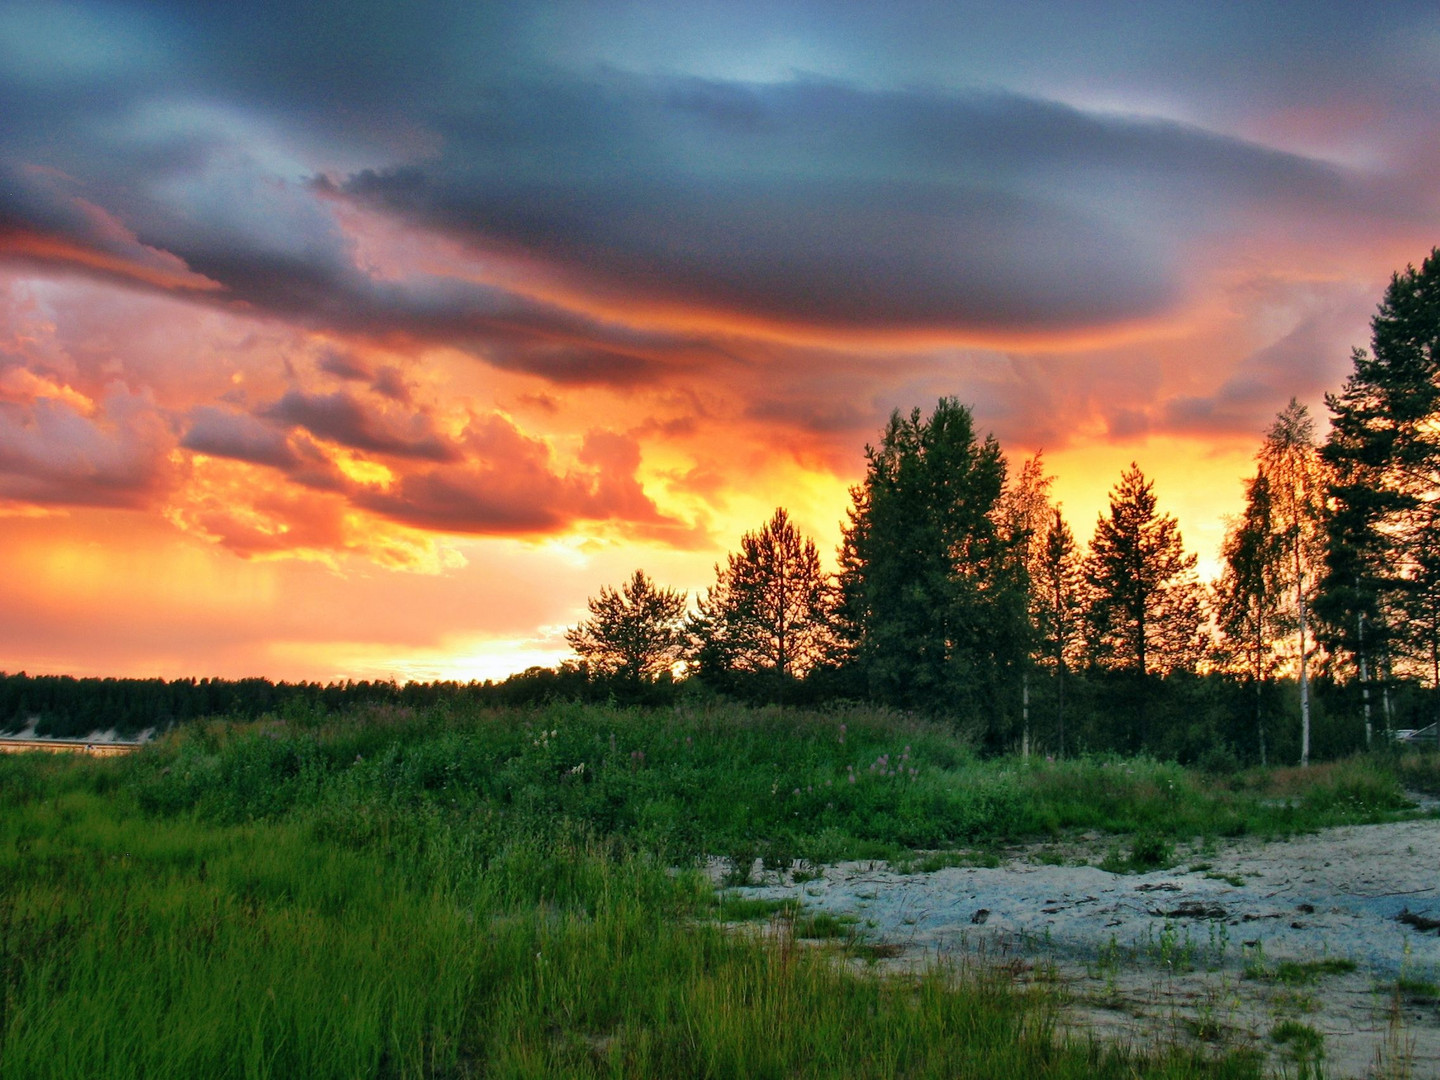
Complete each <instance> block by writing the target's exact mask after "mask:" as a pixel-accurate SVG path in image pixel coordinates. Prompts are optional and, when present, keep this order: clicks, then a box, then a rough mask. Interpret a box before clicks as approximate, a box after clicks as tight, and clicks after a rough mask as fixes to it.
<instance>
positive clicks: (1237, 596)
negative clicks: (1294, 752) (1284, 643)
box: [1215, 470, 1289, 765]
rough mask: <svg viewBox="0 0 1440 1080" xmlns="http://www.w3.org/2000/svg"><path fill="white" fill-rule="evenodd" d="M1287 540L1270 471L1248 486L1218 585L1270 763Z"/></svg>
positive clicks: (1285, 625)
mask: <svg viewBox="0 0 1440 1080" xmlns="http://www.w3.org/2000/svg"><path fill="white" fill-rule="evenodd" d="M1286 540H1287V538H1286V536H1285V534H1284V532H1283V531H1282V530H1277V528H1276V525H1275V513H1274V505H1273V502H1272V498H1271V491H1270V480H1269V478H1268V477H1267V476H1266V475H1265V472H1264V470H1261V471H1259V472H1257V473H1256V474H1255V476H1254V477H1253V478H1252V479H1251V480H1249V481H1248V482H1247V483H1246V485H1245V511H1244V513H1243V514H1242V515H1241V517H1240V519H1239V520H1238V521H1236V522H1235V523H1234V524H1233V525H1232V526H1231V527H1230V529H1229V530H1228V531H1227V532H1226V534H1225V543H1224V546H1223V549H1222V555H1223V557H1224V559H1225V569H1224V570H1223V571H1222V572H1221V575H1220V580H1219V581H1217V582H1216V583H1215V609H1216V610H1215V614H1216V620H1217V622H1218V623H1219V627H1220V632H1221V634H1222V636H1223V643H1224V644H1225V645H1228V646H1229V648H1230V651H1231V653H1232V655H1236V656H1238V657H1239V658H1240V659H1241V661H1242V666H1243V668H1244V670H1245V671H1246V673H1247V674H1248V675H1249V676H1250V678H1251V680H1252V681H1253V684H1254V690H1255V733H1256V738H1257V741H1258V745H1259V750H1260V764H1262V765H1264V764H1265V763H1266V751H1265V724H1264V713H1263V710H1262V706H1263V702H1264V697H1263V691H1264V686H1265V678H1266V676H1267V675H1268V674H1269V673H1270V672H1271V670H1272V669H1273V668H1274V665H1275V659H1274V641H1275V639H1276V637H1278V636H1279V635H1280V634H1281V633H1284V632H1286V631H1287V630H1288V629H1289V621H1288V620H1286V619H1285V618H1284V613H1283V610H1282V608H1283V605H1284V601H1285V596H1286V583H1285V566H1286V563H1285V559H1286V555H1287V543H1286Z"/></svg>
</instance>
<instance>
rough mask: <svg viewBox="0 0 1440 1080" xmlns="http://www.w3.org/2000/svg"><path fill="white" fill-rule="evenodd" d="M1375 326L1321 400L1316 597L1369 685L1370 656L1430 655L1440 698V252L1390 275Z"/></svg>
mask: <svg viewBox="0 0 1440 1080" xmlns="http://www.w3.org/2000/svg"><path fill="white" fill-rule="evenodd" d="M1370 327H1371V332H1372V333H1371V350H1370V351H1369V352H1366V351H1365V350H1364V349H1356V350H1354V351H1353V352H1352V354H1351V360H1352V363H1353V370H1352V372H1351V373H1350V375H1349V377H1348V378H1347V379H1346V380H1345V386H1344V388H1343V389H1342V391H1341V392H1340V393H1339V394H1331V395H1327V396H1326V398H1325V403H1326V405H1328V406H1329V408H1330V413H1331V422H1330V434H1329V438H1328V439H1327V440H1326V443H1325V446H1324V448H1323V449H1322V450H1321V454H1322V456H1323V457H1324V459H1325V461H1326V462H1327V463H1328V464H1329V465H1330V466H1331V470H1332V472H1331V476H1330V478H1329V485H1328V488H1327V494H1328V496H1329V502H1330V511H1331V512H1330V514H1329V516H1328V528H1327V535H1326V541H1327V543H1326V549H1325V571H1326V572H1325V576H1324V580H1323V582H1322V586H1321V593H1322V595H1321V597H1320V600H1319V603H1320V608H1321V613H1322V615H1323V617H1324V618H1325V620H1326V623H1327V625H1328V628H1329V633H1330V639H1331V641H1332V642H1333V644H1334V645H1335V646H1336V647H1339V648H1343V649H1345V650H1346V651H1349V652H1350V653H1351V654H1352V655H1353V656H1354V658H1355V661H1356V666H1357V667H1358V668H1359V669H1360V674H1361V679H1362V682H1363V681H1364V680H1365V678H1366V673H1367V668H1369V665H1368V664H1367V654H1368V655H1370V656H1375V657H1378V658H1379V661H1380V662H1379V663H1378V664H1376V665H1374V668H1370V670H1374V669H1375V668H1378V669H1379V670H1381V671H1382V672H1384V671H1385V670H1386V669H1387V668H1388V667H1389V661H1390V658H1391V657H1398V658H1400V659H1401V660H1402V663H1403V661H1404V659H1405V657H1406V656H1407V655H1408V656H1409V657H1411V658H1412V663H1413V661H1414V659H1420V658H1424V659H1427V660H1429V661H1430V662H1429V663H1428V664H1426V665H1425V666H1426V667H1428V668H1429V671H1428V672H1427V674H1429V675H1430V678H1431V682H1432V688H1433V689H1434V691H1435V693H1436V695H1437V702H1440V618H1436V617H1433V616H1434V614H1435V613H1436V609H1437V606H1440V604H1437V601H1436V599H1435V598H1433V597H1432V596H1431V594H1432V593H1433V592H1436V591H1437V590H1440V573H1437V571H1436V563H1437V562H1440V560H1437V559H1436V557H1435V555H1434V552H1435V551H1436V548H1437V546H1440V545H1437V543H1436V540H1435V534H1436V532H1437V531H1440V506H1437V500H1436V493H1437V492H1440V249H1437V250H1432V251H1431V253H1430V256H1429V258H1427V259H1425V260H1424V262H1423V263H1422V264H1421V266H1420V268H1419V269H1418V270H1417V269H1416V268H1415V267H1414V266H1409V267H1406V269H1405V272H1404V273H1397V274H1395V275H1393V276H1392V277H1391V279H1390V286H1389V288H1387V289H1386V291H1385V296H1384V298H1383V299H1382V300H1381V303H1380V306H1379V309H1378V310H1377V311H1376V313H1375V316H1374V317H1373V318H1372V319H1371V322H1370ZM1422 670H1423V669H1422ZM1388 703H1389V699H1388V695H1387V696H1386V704H1387V712H1388Z"/></svg>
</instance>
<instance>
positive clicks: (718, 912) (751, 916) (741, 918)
mask: <svg viewBox="0 0 1440 1080" xmlns="http://www.w3.org/2000/svg"><path fill="white" fill-rule="evenodd" d="M799 909H800V905H799V904H798V903H796V902H795V901H794V900H771V899H767V898H765V897H759V896H736V895H735V894H734V893H722V894H720V896H718V897H717V898H716V901H715V917H716V918H717V919H719V920H720V921H721V922H760V921H763V920H765V919H771V918H774V917H775V916H777V915H782V916H791V917H793V916H794V915H795V913H796V912H797V911H798V910H799Z"/></svg>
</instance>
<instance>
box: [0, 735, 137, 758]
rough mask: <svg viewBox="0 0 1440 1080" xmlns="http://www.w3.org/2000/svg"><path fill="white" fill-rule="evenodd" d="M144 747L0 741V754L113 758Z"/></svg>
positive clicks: (67, 741)
mask: <svg viewBox="0 0 1440 1080" xmlns="http://www.w3.org/2000/svg"><path fill="white" fill-rule="evenodd" d="M144 745H145V744H144V743H138V742H85V741H84V740H83V739H0V753H4V754H23V753H24V752H25V751H27V750H40V751H42V752H44V753H47V754H89V755H90V756H91V757H114V756H115V755H116V754H128V753H130V751H132V750H138V749H139V748H140V747H142V746H144Z"/></svg>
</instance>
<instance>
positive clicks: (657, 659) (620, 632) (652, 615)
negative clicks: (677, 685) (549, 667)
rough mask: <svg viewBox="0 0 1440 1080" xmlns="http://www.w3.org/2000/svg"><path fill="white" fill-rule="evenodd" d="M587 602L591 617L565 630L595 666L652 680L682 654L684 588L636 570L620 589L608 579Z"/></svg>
mask: <svg viewBox="0 0 1440 1080" xmlns="http://www.w3.org/2000/svg"><path fill="white" fill-rule="evenodd" d="M586 604H587V606H588V607H589V609H590V618H588V619H586V620H585V621H584V622H582V623H581V624H580V625H579V626H576V627H574V628H572V629H570V630H568V631H566V633H565V640H566V641H567V642H569V644H570V647H571V648H572V649H574V650H575V652H576V653H577V654H578V655H579V656H580V658H581V659H582V660H584V661H585V662H586V663H588V664H589V665H590V668H591V670H592V671H595V672H596V673H598V674H601V675H607V676H618V677H619V678H622V679H625V680H626V681H629V682H649V681H653V680H654V679H656V678H657V677H659V676H660V675H663V674H665V673H668V672H669V671H670V669H671V668H672V667H674V665H675V664H676V663H677V662H678V661H679V660H680V658H681V655H682V654H683V651H684V649H683V646H684V637H683V635H682V633H681V621H682V619H683V618H684V615H685V594H684V593H683V592H676V591H675V590H674V589H662V588H660V587H658V586H657V585H656V584H655V582H653V581H651V580H650V578H649V577H647V576H646V574H645V572H644V571H643V570H636V571H635V574H634V576H633V577H631V579H630V580H629V581H627V582H626V583H625V584H624V585H623V586H621V588H620V590H619V591H617V590H615V589H612V588H610V587H609V586H608V585H607V586H605V587H604V588H602V589H601V590H600V595H599V596H592V597H591V598H590V599H589V600H588V601H586Z"/></svg>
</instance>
